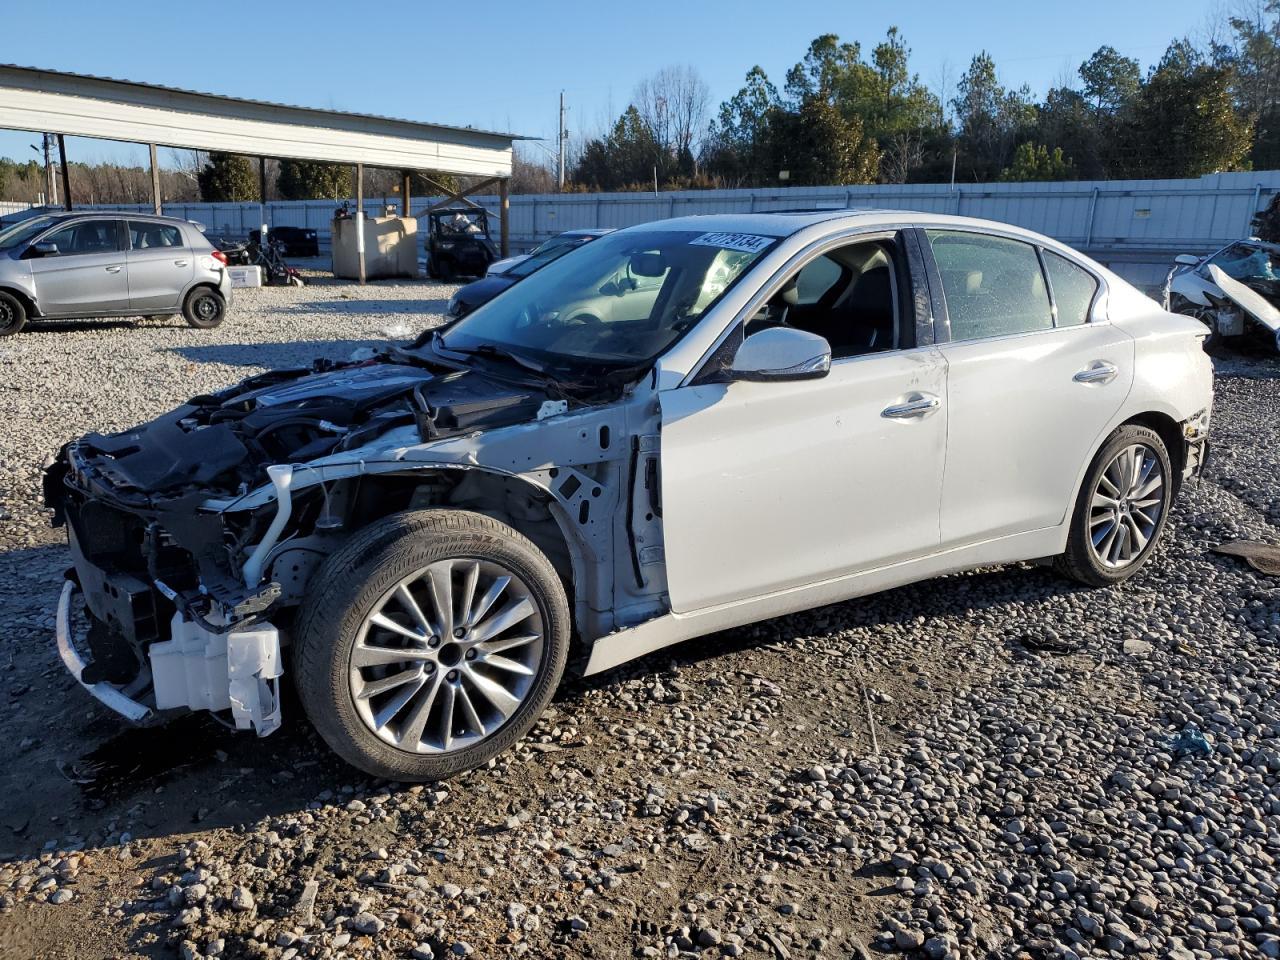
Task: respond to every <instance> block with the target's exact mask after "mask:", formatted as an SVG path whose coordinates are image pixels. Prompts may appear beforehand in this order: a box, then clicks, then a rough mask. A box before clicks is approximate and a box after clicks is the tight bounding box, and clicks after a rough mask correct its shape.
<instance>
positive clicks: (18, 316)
mask: <svg viewBox="0 0 1280 960" xmlns="http://www.w3.org/2000/svg"><path fill="white" fill-rule="evenodd" d="M26 325H27V310H26V307H24V306H23V305H22V301H21V300H19V299H18V298H17V297H15V296H13V295H12V294H8V293H5V292H4V291H2V290H0V337H11V336H13V335H14V334H15V333H20V332H21V331H22V328H23V327H25V326H26Z"/></svg>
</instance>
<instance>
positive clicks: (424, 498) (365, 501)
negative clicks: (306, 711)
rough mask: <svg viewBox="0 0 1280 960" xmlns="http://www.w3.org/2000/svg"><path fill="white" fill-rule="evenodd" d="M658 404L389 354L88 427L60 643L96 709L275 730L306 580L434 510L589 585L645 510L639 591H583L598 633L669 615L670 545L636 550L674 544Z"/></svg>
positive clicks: (72, 515)
mask: <svg viewBox="0 0 1280 960" xmlns="http://www.w3.org/2000/svg"><path fill="white" fill-rule="evenodd" d="M619 400H620V401H621V402H611V401H619ZM650 406H651V405H650ZM644 408H645V405H644V404H643V403H642V402H639V401H638V400H637V399H636V398H634V397H631V396H630V395H629V394H628V393H627V392H626V391H624V389H623V386H622V385H619V384H618V383H614V382H610V381H607V380H602V381H601V382H600V383H599V384H598V385H597V386H596V387H595V388H594V390H593V391H590V392H585V393H584V392H578V393H573V392H571V391H566V389H565V388H564V387H563V386H561V385H560V384H558V383H556V382H553V381H552V380H550V379H539V378H537V377H530V376H521V375H519V374H518V373H511V374H508V372H507V371H505V370H500V369H497V368H496V367H494V366H491V365H490V364H487V363H483V364H475V365H470V364H466V363H462V364H456V365H455V364H451V363H449V362H447V361H445V360H441V359H439V358H437V357H436V356H435V355H434V354H431V353H427V352H416V351H413V350H401V349H392V350H390V351H388V352H385V353H381V354H378V355H375V356H372V357H370V358H367V359H363V360H357V361H351V362H345V363H333V362H329V361H317V362H316V363H315V364H313V365H312V366H311V367H309V368H301V369H291V370H279V371H272V372H269V373H264V374H262V375H260V376H255V377H251V378H249V379H247V380H245V381H243V382H242V383H240V384H238V385H236V386H234V387H230V388H228V389H226V390H223V391H219V392H217V393H212V394H205V395H200V396H196V397H192V398H191V399H190V400H189V401H188V402H187V403H185V404H183V405H182V406H180V407H178V408H177V409H175V410H173V411H172V412H170V413H168V414H165V415H164V416H162V417H159V418H157V419H155V420H153V421H151V422H150V423H146V424H143V425H141V426H139V427H136V428H134V429H132V430H127V431H124V432H121V433H117V434H112V435H103V434H98V433H92V434H89V435H87V436H85V437H82V438H81V439H79V440H77V441H74V442H72V443H69V444H67V445H66V446H65V447H64V448H63V450H62V451H61V454H60V456H59V457H58V458H57V460H56V462H55V463H54V464H53V465H52V466H51V467H50V468H49V469H48V470H47V472H46V475H45V481H44V488H45V501H46V505H47V506H48V507H50V508H51V509H52V510H53V522H54V524H55V526H57V525H62V524H65V525H66V527H67V537H68V542H69V545H70V548H71V552H72V557H73V561H74V567H73V569H72V570H69V571H68V573H67V576H68V580H69V583H68V586H67V588H66V590H64V594H63V603H62V606H61V607H60V610H59V649H60V652H61V653H62V655H63V659H64V661H65V662H66V663H67V666H68V668H69V669H70V670H71V672H72V673H73V674H74V675H75V676H76V677H77V679H79V680H80V682H81V683H82V684H84V685H85V686H86V687H87V688H88V689H89V690H90V692H91V693H94V695H95V696H98V697H99V699H103V700H104V702H106V701H107V700H108V699H111V700H119V698H120V697H123V698H124V699H125V700H126V701H128V702H129V703H132V704H133V705H134V706H133V707H131V708H128V709H121V707H120V704H119V703H113V704H110V705H112V706H113V709H117V712H122V713H125V714H126V715H127V716H131V718H132V719H135V720H146V719H148V718H149V717H150V716H151V715H152V714H153V713H154V712H157V711H163V710H166V709H171V708H178V707H187V708H191V709H209V710H213V711H215V712H217V711H227V710H229V711H230V717H229V720H230V721H233V722H234V724H235V725H236V726H237V727H240V728H243V729H249V728H252V729H254V730H256V731H257V732H258V733H259V734H260V735H265V734H266V733H269V732H271V731H272V730H274V729H275V728H276V727H277V726H278V725H279V723H280V710H279V689H278V685H279V678H280V677H281V675H282V673H283V667H282V655H281V649H282V647H286V646H287V645H288V631H289V627H290V623H291V619H292V615H293V611H294V609H296V608H297V606H298V605H299V604H300V603H302V602H303V601H304V599H305V596H306V588H307V583H308V581H309V580H310V578H311V576H312V575H313V574H314V573H315V571H316V570H317V569H318V568H319V567H320V565H321V564H323V562H324V560H325V558H326V557H327V556H328V555H329V554H331V553H332V552H333V551H334V550H335V549H337V547H338V546H339V545H341V544H342V543H343V542H344V541H345V540H346V539H347V538H348V537H350V536H351V535H352V534H353V533H354V532H356V531H358V530H359V529H361V528H362V527H364V526H365V525H367V524H368V523H369V522H371V521H372V520H374V519H377V518H379V517H382V516H385V515H387V514H388V513H391V512H394V511H397V510H407V509H419V508H425V507H430V506H436V505H449V506H464V507H466V508H468V509H474V510H477V511H479V512H485V513H490V514H493V515H495V516H501V517H503V518H504V519H505V520H506V521H507V522H510V523H512V524H513V525H515V526H517V528H518V529H520V530H521V532H522V533H525V534H526V535H527V536H529V537H530V538H531V539H532V540H534V542H535V543H537V544H538V545H539V547H540V548H542V549H543V550H544V551H545V552H546V553H547V555H548V556H549V557H551V558H552V559H553V561H554V562H555V563H556V565H557V567H558V568H560V569H561V570H562V571H563V576H564V577H565V578H566V580H568V581H569V582H574V580H575V571H576V570H578V569H579V568H591V569H599V565H600V564H601V562H602V561H603V562H604V563H606V564H607V565H608V566H609V568H612V566H613V565H614V559H613V556H612V555H613V553H614V551H613V542H614V537H615V535H616V534H618V532H619V531H618V530H617V529H616V528H615V513H617V512H618V511H616V509H615V508H616V507H617V506H618V505H619V504H620V503H623V502H626V501H627V500H630V501H632V509H631V510H630V511H627V522H626V524H625V525H624V526H625V529H624V530H623V531H622V533H623V535H624V536H628V537H630V539H631V549H630V550H624V551H622V553H621V556H622V557H623V560H624V561H626V562H625V563H624V564H619V565H620V566H622V567H623V573H624V574H628V575H629V576H627V577H626V578H625V579H626V580H627V581H628V583H627V584H626V585H625V586H624V587H623V589H622V591H621V592H622V594H624V595H623V596H616V595H615V584H613V583H612V582H608V581H610V578H609V577H607V576H604V577H602V576H599V575H598V574H597V575H595V576H593V577H592V578H589V579H587V578H583V579H582V582H580V583H578V584H577V590H576V597H575V600H576V603H577V605H578V608H579V610H578V613H579V618H580V623H582V624H584V625H586V627H587V628H588V629H594V630H595V631H598V632H600V633H603V632H607V631H608V630H609V629H612V628H613V627H615V626H616V622H615V619H614V617H615V613H616V611H617V610H619V609H621V610H625V611H628V612H627V613H626V614H625V615H626V616H628V617H629V618H630V619H632V620H635V619H645V618H648V617H651V616H655V615H657V614H658V613H660V612H663V610H664V609H665V592H664V591H665V576H664V573H663V569H662V564H661V551H660V550H659V551H657V553H656V554H655V552H654V551H653V550H652V549H649V550H648V551H647V552H646V553H645V555H644V560H643V562H642V559H641V548H640V546H639V544H640V543H647V544H655V543H661V534H660V528H659V525H660V522H661V521H660V519H659V517H658V515H655V512H654V511H653V510H652V508H651V504H650V502H649V501H650V498H651V497H652V496H654V490H655V489H656V474H655V470H656V463H657V457H656V444H647V443H641V442H639V441H640V440H642V439H644V438H643V437H642V436H637V434H644V433H647V432H652V431H651V430H650V429H646V428H647V426H648V424H647V423H646V422H645V421H646V419H647V418H649V417H651V416H652V414H645V413H644V412H643V411H644ZM633 436H635V438H636V442H633V440H632V438H633ZM76 596H79V597H81V598H82V601H83V612H84V614H85V617H84V619H85V622H86V625H85V627H84V629H83V630H82V631H79V632H77V631H76V629H75V627H74V624H73V621H74V620H75V619H76V616H75V615H76V614H77V612H78V610H77V604H76V599H75V598H76ZM64 634H65V636H64ZM73 634H74V635H73ZM135 708H136V709H135Z"/></svg>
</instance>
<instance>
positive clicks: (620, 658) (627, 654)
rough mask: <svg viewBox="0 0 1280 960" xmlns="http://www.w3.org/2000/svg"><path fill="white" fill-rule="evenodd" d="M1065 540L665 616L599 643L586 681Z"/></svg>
mask: <svg viewBox="0 0 1280 960" xmlns="http://www.w3.org/2000/svg"><path fill="white" fill-rule="evenodd" d="M1066 537H1067V528H1066V526H1065V525H1060V526H1056V527H1045V528H1044V529H1041V530H1033V531H1031V532H1030V533H1019V534H1015V535H1013V536H1009V537H1001V538H999V539H997V540H987V541H984V542H982V543H975V544H969V545H968V546H964V547H957V548H955V549H952V550H946V551H943V552H941V553H935V554H931V555H929V556H927V557H921V558H919V559H916V560H905V561H903V562H901V563H896V564H893V565H891V566H887V567H878V568H876V569H875V570H865V571H862V572H861V573H855V574H851V575H849V576H845V577H838V578H836V579H833V580H824V581H822V582H820V583H813V584H808V585H806V586H803V587H792V588H791V589H788V590H782V591H779V592H777V593H771V594H767V595H765V596H763V597H756V598H754V599H751V600H741V601H736V602H734V603H728V604H722V605H720V606H716V607H707V608H706V609H704V610H698V611H696V612H693V613H668V614H665V615H664V616H661V617H656V618H654V619H653V620H648V621H646V622H644V623H641V624H638V625H637V626H634V627H627V628H625V629H623V630H619V631H617V632H616V633H611V634H609V635H607V636H604V637H601V638H600V639H599V640H597V641H596V642H595V644H594V645H593V646H592V648H591V658H590V660H589V661H588V662H587V667H586V670H585V673H584V675H590V674H593V673H601V672H602V671H605V670H608V669H610V668H612V667H616V666H618V665H619V664H621V663H626V662H627V661H628V660H634V659H636V658H637V657H642V656H644V655H645V654H647V653H652V652H653V651H655V650H661V649H662V648H663V647H669V646H671V645H672V644H676V643H680V642H682V641H684V640H691V639H693V638H694V637H701V636H705V635H706V634H709V633H715V632H716V631H718V630H728V629H730V628H732V627H740V626H743V625H744V624H748V623H756V622H758V621H760V620H768V619H769V618H771V617H780V616H783V615H785V614H788V613H796V612H797V611H800V610H809V609H812V608H814V607H821V606H824V605H825V604H828V603H839V602H840V601H842V600H851V599H853V598H855V597H862V596H866V595H867V594H871V593H878V592H880V591H881V590H890V589H892V588H894V587H901V586H904V585H906V584H908V583H916V582H918V581H921V580H927V579H929V578H931V577H940V576H943V575H944V574H948V573H959V572H960V571H962V570H971V569H973V568H974V567H983V566H987V565H989V564H999V563H1016V562H1019V561H1023V560H1030V559H1035V558H1038V557H1047V556H1054V555H1056V554H1059V553H1061V552H1062V551H1063V549H1064V547H1065V544H1066Z"/></svg>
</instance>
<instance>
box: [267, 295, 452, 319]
mask: <svg viewBox="0 0 1280 960" xmlns="http://www.w3.org/2000/svg"><path fill="white" fill-rule="evenodd" d="M448 306H449V301H448V299H447V298H442V297H436V298H433V299H430V300H401V299H399V298H396V299H392V300H366V299H363V298H357V297H351V298H347V297H342V298H341V299H338V300H309V301H307V302H306V303H289V304H281V305H280V306H276V307H268V308H267V309H268V311H269V312H271V313H296V314H309V313H352V314H381V313H395V314H403V313H408V314H415V313H420V314H435V315H436V316H439V315H440V314H442V313H444V312H445V310H446V309H447V308H448Z"/></svg>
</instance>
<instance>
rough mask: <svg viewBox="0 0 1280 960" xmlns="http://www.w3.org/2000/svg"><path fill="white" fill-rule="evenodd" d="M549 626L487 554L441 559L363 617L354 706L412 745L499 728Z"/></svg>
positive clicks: (440, 743)
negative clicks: (483, 558)
mask: <svg viewBox="0 0 1280 960" xmlns="http://www.w3.org/2000/svg"><path fill="white" fill-rule="evenodd" d="M544 639H545V637H544V628H543V623H542V616H541V614H540V613H539V610H538V605H537V603H536V602H535V601H534V599H533V594H532V591H530V589H529V587H528V585H526V584H525V583H524V581H523V580H521V579H520V578H519V577H518V576H516V575H515V574H514V573H512V572H511V571H510V570H507V569H505V568H504V567H502V566H500V565H499V564H496V563H492V562H490V561H487V560H471V559H450V560H439V561H436V562H435V563H432V564H430V565H429V566H427V567H425V568H424V569H422V570H418V571H417V572H415V573H413V574H411V575H410V576H408V577H405V578H404V579H403V580H401V581H400V582H399V583H397V584H396V585H395V586H394V587H392V588H391V589H390V590H389V591H387V593H385V594H384V595H383V596H382V598H381V599H380V600H379V601H378V602H377V603H376V604H375V605H374V607H373V609H372V610H371V611H370V612H369V613H368V614H367V615H366V616H365V618H364V620H363V621H362V622H361V625H360V630H359V633H358V635H357V636H356V642H355V644H354V646H353V647H352V648H351V658H350V663H349V677H350V690H351V698H352V701H353V702H354V703H355V706H356V711H357V713H358V714H359V715H360V718H361V720H363V721H364V724H365V726H367V727H368V728H369V730H371V731H372V732H373V733H374V734H376V735H377V736H378V737H379V738H381V739H382V740H384V741H386V742H387V743H389V744H391V745H392V746H395V747H398V748H399V749H401V750H407V751H409V752H411V753H429V754H439V753H449V752H452V751H456V750H462V749H465V748H466V747H469V746H473V745H474V744H476V743H478V742H479V741H481V740H483V739H485V738H486V737H488V736H491V735H492V734H494V733H495V732H497V731H498V729H500V728H501V727H502V726H503V725H504V724H505V723H506V722H507V720H509V719H510V718H511V716H512V714H514V713H515V711H516V709H517V708H518V707H519V706H520V704H521V703H523V702H524V700H525V698H526V697H527V696H528V695H529V691H530V690H531V689H532V688H533V685H534V680H535V678H536V676H537V673H538V668H539V665H540V664H541V662H542V651H543V645H544Z"/></svg>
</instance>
